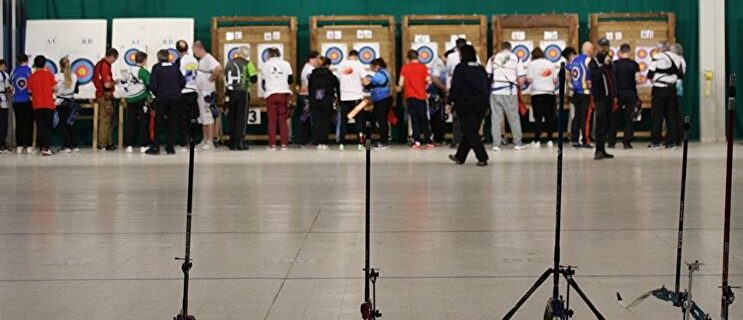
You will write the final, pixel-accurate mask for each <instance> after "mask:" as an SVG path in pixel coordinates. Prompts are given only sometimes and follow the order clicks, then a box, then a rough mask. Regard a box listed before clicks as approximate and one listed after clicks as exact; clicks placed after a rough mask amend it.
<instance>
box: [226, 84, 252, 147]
mask: <svg viewBox="0 0 743 320" xmlns="http://www.w3.org/2000/svg"><path fill="white" fill-rule="evenodd" d="M229 95H230V114H229V120H230V145H231V146H232V147H233V148H237V147H240V146H242V145H243V140H244V139H245V127H247V125H248V105H249V104H250V96H249V93H247V92H245V91H230V92H229Z"/></svg>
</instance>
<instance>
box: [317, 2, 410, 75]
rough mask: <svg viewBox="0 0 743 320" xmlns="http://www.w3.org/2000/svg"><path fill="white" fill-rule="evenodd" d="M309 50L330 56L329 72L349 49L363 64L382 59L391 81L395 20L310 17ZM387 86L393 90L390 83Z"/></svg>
mask: <svg viewBox="0 0 743 320" xmlns="http://www.w3.org/2000/svg"><path fill="white" fill-rule="evenodd" d="M310 49H312V50H317V51H318V52H320V54H321V55H324V56H327V57H330V58H331V69H332V68H333V64H337V63H340V61H342V60H343V59H344V58H345V57H346V56H347V55H348V52H349V51H350V50H352V49H356V50H359V51H360V60H361V62H362V63H365V64H368V62H370V61H371V60H372V59H373V58H375V57H381V58H384V60H385V61H386V62H387V65H388V70H389V72H390V74H391V75H392V77H393V78H395V74H396V72H397V63H396V60H397V59H396V54H395V18H394V17H392V16H386V15H381V16H363V15H359V16H313V17H310ZM361 49H363V50H361ZM391 85H392V87H393V90H394V81H393V83H392V84H391Z"/></svg>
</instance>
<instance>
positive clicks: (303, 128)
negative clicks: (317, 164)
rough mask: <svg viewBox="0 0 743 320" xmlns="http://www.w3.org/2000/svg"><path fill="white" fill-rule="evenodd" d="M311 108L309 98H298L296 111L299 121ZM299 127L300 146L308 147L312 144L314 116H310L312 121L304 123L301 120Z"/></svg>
mask: <svg viewBox="0 0 743 320" xmlns="http://www.w3.org/2000/svg"><path fill="white" fill-rule="evenodd" d="M309 108H310V102H309V99H308V98H307V96H299V97H297V108H296V109H297V110H296V111H295V112H296V113H297V119H300V118H301V117H302V114H304V113H305V112H307V110H308V109H309ZM310 113H312V110H310ZM297 125H298V127H299V137H298V139H299V144H301V145H306V144H309V143H310V142H312V141H313V140H312V116H310V119H307V121H304V122H302V120H301V119H300V120H299V121H298V122H297Z"/></svg>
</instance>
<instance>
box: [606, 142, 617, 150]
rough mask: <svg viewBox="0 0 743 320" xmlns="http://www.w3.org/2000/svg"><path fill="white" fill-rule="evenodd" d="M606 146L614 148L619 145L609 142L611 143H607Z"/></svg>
mask: <svg viewBox="0 0 743 320" xmlns="http://www.w3.org/2000/svg"><path fill="white" fill-rule="evenodd" d="M606 147H607V148H609V149H614V148H616V147H617V144H616V143H609V144H607V145H606Z"/></svg>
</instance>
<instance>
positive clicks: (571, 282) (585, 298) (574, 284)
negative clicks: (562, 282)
mask: <svg viewBox="0 0 743 320" xmlns="http://www.w3.org/2000/svg"><path fill="white" fill-rule="evenodd" d="M565 279H566V280H567V281H568V284H569V285H570V286H571V287H573V289H574V290H575V292H577V293H578V295H579V296H580V298H581V299H583V302H585V303H586V305H587V306H588V308H589V309H591V312H593V314H594V315H595V316H596V319H599V320H606V318H604V316H603V315H602V314H601V312H599V310H598V309H596V306H594V305H593V302H591V300H590V299H588V296H587V295H586V294H585V293H583V290H581V289H580V287H579V286H578V283H577V282H575V279H573V277H567V276H566V277H565Z"/></svg>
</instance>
